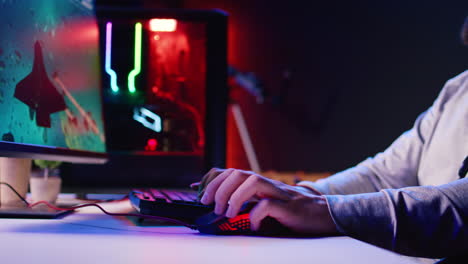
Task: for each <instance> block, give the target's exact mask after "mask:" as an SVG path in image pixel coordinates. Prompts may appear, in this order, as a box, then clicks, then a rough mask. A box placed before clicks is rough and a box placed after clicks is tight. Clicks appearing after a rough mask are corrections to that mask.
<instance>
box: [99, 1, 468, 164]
mask: <svg viewBox="0 0 468 264" xmlns="http://www.w3.org/2000/svg"><path fill="white" fill-rule="evenodd" d="M341 2H342V3H338V2H337V1H329V3H325V1H321V2H320V3H313V2H312V3H311V2H310V1H278V0H270V1H267V0H256V1H252V0H236V1H228V0H180V1H149V0H148V1H145V0H139V1H124V0H120V1H104V0H101V1H98V3H99V4H114V5H115V4H118V5H139V6H142V7H146V6H147V7H166V8H167V7H168V8H220V9H222V10H225V11H227V12H228V13H229V47H228V50H229V55H228V61H229V64H231V65H232V66H234V67H236V68H238V69H240V70H243V71H247V72H253V73H255V75H256V76H257V77H258V78H259V79H260V80H262V82H263V83H264V87H265V90H266V92H268V94H269V95H271V96H272V97H269V98H274V99H275V100H274V101H272V100H267V101H266V102H265V103H263V104H258V103H257V102H256V100H255V98H254V97H253V96H251V95H250V94H248V93H247V92H245V91H244V90H242V89H240V88H235V87H234V88H233V98H234V99H235V100H236V102H239V104H240V105H241V107H242V110H243V112H244V115H245V118H246V121H247V124H248V127H249V131H250V132H251V136H252V139H253V142H254V147H255V149H256V152H257V155H258V157H259V161H260V165H261V167H262V170H277V171H295V170H304V171H313V172H320V171H337V170H342V169H345V168H347V167H349V166H352V165H354V164H356V163H357V162H359V161H361V160H363V159H365V158H366V157H368V156H372V155H374V154H375V153H376V152H378V151H382V150H383V149H384V148H386V147H387V146H388V145H389V144H390V143H391V142H392V141H393V140H394V139H395V138H396V137H397V136H398V135H400V134H401V133H402V132H404V131H405V130H407V129H409V128H411V126H412V123H413V121H414V120H415V118H416V117H417V116H418V114H419V113H421V112H422V111H424V110H425V109H426V108H427V107H429V106H430V105H431V103H432V101H433V100H434V99H435V98H436V96H437V94H438V92H439V91H440V89H441V88H442V86H443V85H444V83H445V81H446V80H447V79H449V78H451V77H453V76H455V75H457V74H459V73H461V72H462V71H464V70H466V69H467V65H468V60H467V59H468V56H467V54H468V47H464V46H463V45H462V43H461V41H460V30H461V26H462V24H463V21H464V19H465V17H466V16H467V15H468V2H466V1H445V2H442V1H420V0H417V1H403V0H396V1H371V0H362V1H341ZM286 73H289V74H286ZM285 76H289V78H285ZM229 119H230V123H229V124H228V131H229V134H228V160H227V163H228V166H229V167H238V168H248V163H247V160H246V158H245V155H244V151H243V149H242V146H241V142H240V139H239V136H238V134H237V132H236V128H235V127H234V125H233V123H232V117H230V118H229Z"/></svg>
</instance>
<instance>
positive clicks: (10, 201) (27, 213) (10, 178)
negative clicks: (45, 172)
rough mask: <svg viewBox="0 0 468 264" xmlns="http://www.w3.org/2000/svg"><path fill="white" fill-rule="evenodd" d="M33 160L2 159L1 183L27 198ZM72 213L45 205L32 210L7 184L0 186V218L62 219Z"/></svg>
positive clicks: (0, 160) (0, 164)
mask: <svg viewBox="0 0 468 264" xmlns="http://www.w3.org/2000/svg"><path fill="white" fill-rule="evenodd" d="M31 164H32V160H31V159H24V158H0V182H3V183H8V184H9V185H11V186H12V187H13V188H14V189H15V190H16V191H17V192H18V194H19V195H21V196H22V197H23V198H25V197H26V193H27V191H28V186H29V178H30V174H31ZM71 212H72V211H58V210H54V209H51V208H48V207H47V206H45V205H42V204H41V205H38V206H37V207H33V208H30V207H28V206H27V205H26V203H25V202H24V201H23V200H22V199H21V198H19V197H18V195H17V194H15V192H13V191H12V190H11V189H10V188H9V187H8V186H6V185H5V184H0V218H38V219H52V218H60V217H63V216H65V215H67V214H70V213H71Z"/></svg>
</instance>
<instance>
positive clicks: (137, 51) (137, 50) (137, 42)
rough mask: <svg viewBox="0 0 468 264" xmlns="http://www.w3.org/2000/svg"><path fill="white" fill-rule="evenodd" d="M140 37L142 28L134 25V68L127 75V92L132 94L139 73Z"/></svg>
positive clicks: (138, 24)
mask: <svg viewBox="0 0 468 264" xmlns="http://www.w3.org/2000/svg"><path fill="white" fill-rule="evenodd" d="M141 35H142V26H141V23H140V22H138V23H136V24H135V66H134V68H133V70H132V71H131V72H130V73H129V74H128V90H129V91H130V93H134V92H135V91H136V88H135V77H136V76H137V75H138V74H140V71H141Z"/></svg>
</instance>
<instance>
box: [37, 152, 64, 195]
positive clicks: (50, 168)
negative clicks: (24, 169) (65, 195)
mask: <svg viewBox="0 0 468 264" xmlns="http://www.w3.org/2000/svg"><path fill="white" fill-rule="evenodd" d="M33 164H34V165H35V167H36V168H35V169H33V173H32V176H31V180H30V191H31V196H32V200H33V201H34V202H38V201H47V202H49V203H55V201H56V200H57V197H58V194H59V193H60V187H61V184H62V179H61V178H60V168H59V167H60V165H61V164H62V162H61V161H49V160H34V161H33Z"/></svg>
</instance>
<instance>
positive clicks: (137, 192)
mask: <svg viewBox="0 0 468 264" xmlns="http://www.w3.org/2000/svg"><path fill="white" fill-rule="evenodd" d="M129 198H130V202H131V204H132V206H133V207H134V208H135V209H136V210H137V211H138V212H139V213H140V214H144V215H153V216H162V217H166V218H172V219H177V220H179V221H183V222H185V223H187V224H195V220H196V219H198V218H200V217H201V216H204V215H206V214H208V213H210V212H212V211H213V209H214V207H213V205H204V204H201V203H200V202H198V199H197V192H195V191H176V190H166V189H154V188H150V189H134V190H132V191H131V192H130V194H129Z"/></svg>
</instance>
